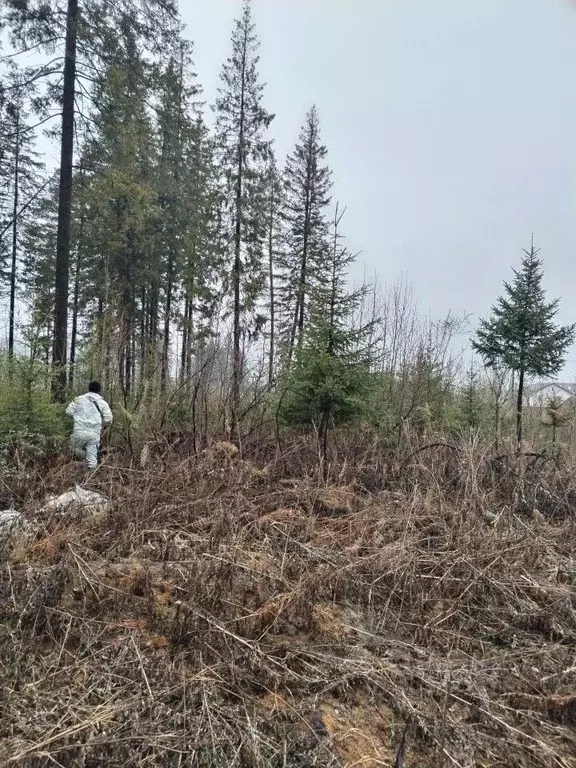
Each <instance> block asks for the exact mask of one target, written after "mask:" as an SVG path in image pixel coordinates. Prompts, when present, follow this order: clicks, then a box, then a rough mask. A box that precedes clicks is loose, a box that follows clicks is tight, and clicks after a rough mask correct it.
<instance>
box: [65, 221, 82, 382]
mask: <svg viewBox="0 0 576 768" xmlns="http://www.w3.org/2000/svg"><path fill="white" fill-rule="evenodd" d="M81 233H82V219H80V238H81V237H82V234H81ZM80 265H81V262H80V239H79V240H78V247H77V249H76V269H75V271H74V298H73V300H72V329H71V335H70V377H69V379H68V383H69V386H70V389H72V388H73V387H74V378H75V370H74V366H75V365H76V342H77V339H78V305H79V303H80Z"/></svg>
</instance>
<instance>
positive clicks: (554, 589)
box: [0, 450, 576, 768]
mask: <svg viewBox="0 0 576 768" xmlns="http://www.w3.org/2000/svg"><path fill="white" fill-rule="evenodd" d="M474 466H475V467H476V470H477V471H476V473H474V472H473V471H472V469H473V467H474ZM439 467H440V465H435V466H434V468H431V467H427V466H424V465H423V464H422V462H420V464H419V466H418V467H417V468H416V469H415V470H414V471H412V470H410V469H409V468H406V467H404V468H401V471H398V470H396V474H394V472H392V470H390V476H389V477H388V479H387V480H386V482H384V481H383V482H382V483H380V486H381V487H377V486H378V483H376V482H371V483H369V482H368V481H367V475H366V473H364V474H362V473H361V472H357V471H356V470H355V469H354V468H353V467H352V466H348V467H346V466H344V465H343V467H342V470H341V471H340V472H339V474H338V475H337V476H336V475H335V476H333V478H332V479H333V481H334V482H332V483H331V484H328V485H322V484H321V483H319V482H317V481H314V480H313V473H310V474H308V473H306V472H305V471H301V470H298V471H291V470H290V469H289V467H288V462H287V461H286V460H284V459H283V460H281V461H280V460H275V461H272V462H268V463H267V464H266V463H265V462H263V461H261V462H260V463H259V462H258V461H256V460H255V459H253V463H252V462H248V461H242V460H240V459H239V458H237V457H233V456H230V455H229V454H228V453H227V452H226V451H225V450H211V451H208V452H206V453H204V454H202V455H201V456H200V457H198V458H195V459H192V458H185V457H184V458H183V457H176V456H173V457H171V458H170V457H169V458H167V459H165V460H164V461H163V463H162V465H161V466H160V465H158V466H155V465H154V463H153V462H151V464H150V466H148V467H147V468H146V469H144V470H142V469H134V468H129V467H121V466H114V465H113V464H109V465H107V466H103V467H102V468H100V469H99V470H98V471H97V472H96V473H94V474H93V475H91V476H89V477H81V475H82V472H81V470H80V469H79V468H78V467H77V466H74V465H70V464H61V465H57V466H53V467H52V468H50V469H47V470H45V471H44V472H43V474H42V478H41V482H40V480H39V479H38V476H37V473H36V474H34V473H27V472H26V471H25V470H24V469H20V470H14V471H13V472H11V473H7V474H6V476H5V477H3V479H2V489H3V490H2V493H4V492H5V491H6V493H8V491H7V490H6V489H10V495H11V498H12V499H16V501H18V500H19V504H20V509H21V511H22V513H23V517H24V519H25V520H26V525H25V526H24V527H22V528H21V529H20V530H15V531H13V532H12V534H11V535H10V536H9V537H5V538H4V540H3V543H2V541H0V764H1V765H2V766H11V765H20V766H30V768H37V767H38V768H40V766H42V767H44V766H46V768H48V766H66V767H68V766H79V767H80V766H81V767H82V768H132V767H135V766H162V767H166V768H172V766H174V768H177V767H178V768H180V767H182V768H183V767H184V766H198V768H208V767H209V766H210V767H214V768H216V767H218V768H220V767H222V768H224V767H226V768H228V767H231V766H242V767H244V766H245V767H246V768H267V767H268V766H270V767H274V768H276V767H277V768H282V767H284V766H285V767H286V768H295V767H297V766H298V767H301V768H307V767H308V766H318V767H319V768H328V767H331V768H336V767H338V768H359V767H360V766H362V768H377V766H389V767H390V768H442V767H444V766H446V768H448V767H452V766H453V767H455V768H472V766H478V767H482V768H489V767H490V768H496V767H497V766H498V767H501V768H504V767H506V768H515V767H516V766H517V767H518V768H519V767H520V766H522V768H540V767H541V768H548V767H552V766H559V767H560V766H562V767H564V768H567V767H568V766H576V687H575V685H576V612H575V608H576V603H575V597H576V591H575V588H576V516H571V515H570V514H567V510H568V511H569V510H570V509H571V508H572V507H571V505H572V504H573V500H572V496H570V494H568V491H566V487H565V486H562V485H561V483H560V481H559V480H558V478H554V477H552V476H550V477H548V479H545V478H543V476H539V477H538V482H537V483H536V484H533V486H531V490H530V493H531V494H532V496H533V501H530V502H526V499H524V507H523V508H522V509H520V508H514V507H513V506H512V504H509V505H507V504H505V503H503V500H505V496H506V494H505V493H504V491H503V490H502V487H501V486H498V487H497V484H495V483H494V479H493V478H492V480H490V482H488V480H487V479H486V477H480V476H479V472H480V470H479V467H480V464H475V465H473V462H468V463H467V465H466V468H465V471H464V467H462V466H460V467H457V466H456V467H454V468H453V469H454V472H452V474H450V471H448V469H447V468H446V466H445V465H442V467H440V469H441V471H440V469H439ZM381 471H383V470H382V469H381V468H380V469H378V471H377V473H376V474H378V473H380V472H381ZM410 473H411V474H410ZM432 474H433V479H431V477H432ZM372 478H374V472H373V473H372ZM79 480H82V483H83V487H85V488H88V489H91V490H93V491H97V492H99V493H101V494H102V495H103V496H105V497H106V498H107V499H108V500H109V502H110V504H109V507H108V506H107V507H106V508H95V509H92V510H90V513H89V514H87V512H86V510H79V509H76V510H74V509H73V508H70V509H68V510H67V511H65V512H54V510H52V511H46V510H45V511H43V512H42V511H39V510H41V506H42V505H41V499H42V498H43V497H45V496H46V495H48V496H50V495H53V494H60V493H62V492H65V491H68V490H70V489H71V488H73V487H74V484H75V482H78V481H79ZM565 481H566V482H567V478H566V477H565V478H564V480H562V482H565ZM523 482H525V478H524V480H523ZM515 488H516V490H514V491H512V490H510V491H506V493H508V495H509V496H510V498H512V495H514V494H516V495H517V486H515ZM562 489H564V490H562ZM526 493H528V491H526ZM570 493H571V491H570ZM538 494H540V496H539V498H540V500H541V501H542V503H541V504H540V505H539V506H540V508H538V509H537V508H535V507H534V506H533V504H534V503H535V501H536V500H537V497H538ZM562 494H563V495H562ZM531 498H532V497H531ZM546 499H548V502H549V508H546V507H545V504H544V502H545V500H546ZM560 502H562V503H560ZM561 507H562V510H560V508H561ZM559 510H560V511H559Z"/></svg>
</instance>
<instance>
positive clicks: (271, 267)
mask: <svg viewBox="0 0 576 768" xmlns="http://www.w3.org/2000/svg"><path fill="white" fill-rule="evenodd" d="M270 194H271V198H270V211H269V214H270V218H269V221H268V270H269V280H270V349H269V352H268V355H269V360H268V386H269V387H272V384H273V381H274V345H275V343H276V338H275V333H276V307H275V305H274V302H275V296H274V206H275V202H276V201H275V200H274V186H272V189H271V192H270Z"/></svg>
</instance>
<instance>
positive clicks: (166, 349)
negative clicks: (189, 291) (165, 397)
mask: <svg viewBox="0 0 576 768" xmlns="http://www.w3.org/2000/svg"><path fill="white" fill-rule="evenodd" d="M173 273H174V254H173V253H172V252H170V256H169V258H168V275H167V284H166V304H165V307H164V339H163V343H162V371H161V387H162V389H164V388H165V387H166V381H167V379H168V366H169V363H170V359H169V358H170V316H171V314H172V285H173Z"/></svg>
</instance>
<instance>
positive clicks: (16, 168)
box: [8, 106, 20, 375]
mask: <svg viewBox="0 0 576 768" xmlns="http://www.w3.org/2000/svg"><path fill="white" fill-rule="evenodd" d="M15 128H16V130H15V141H16V146H15V148H14V201H13V202H14V207H13V221H12V263H11V265H10V310H9V311H10V314H9V320H8V359H9V361H10V375H12V358H13V357H14V325H15V313H16V283H17V279H16V278H17V275H16V272H17V268H18V198H19V192H20V107H19V106H18V108H17V111H16V126H15Z"/></svg>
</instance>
